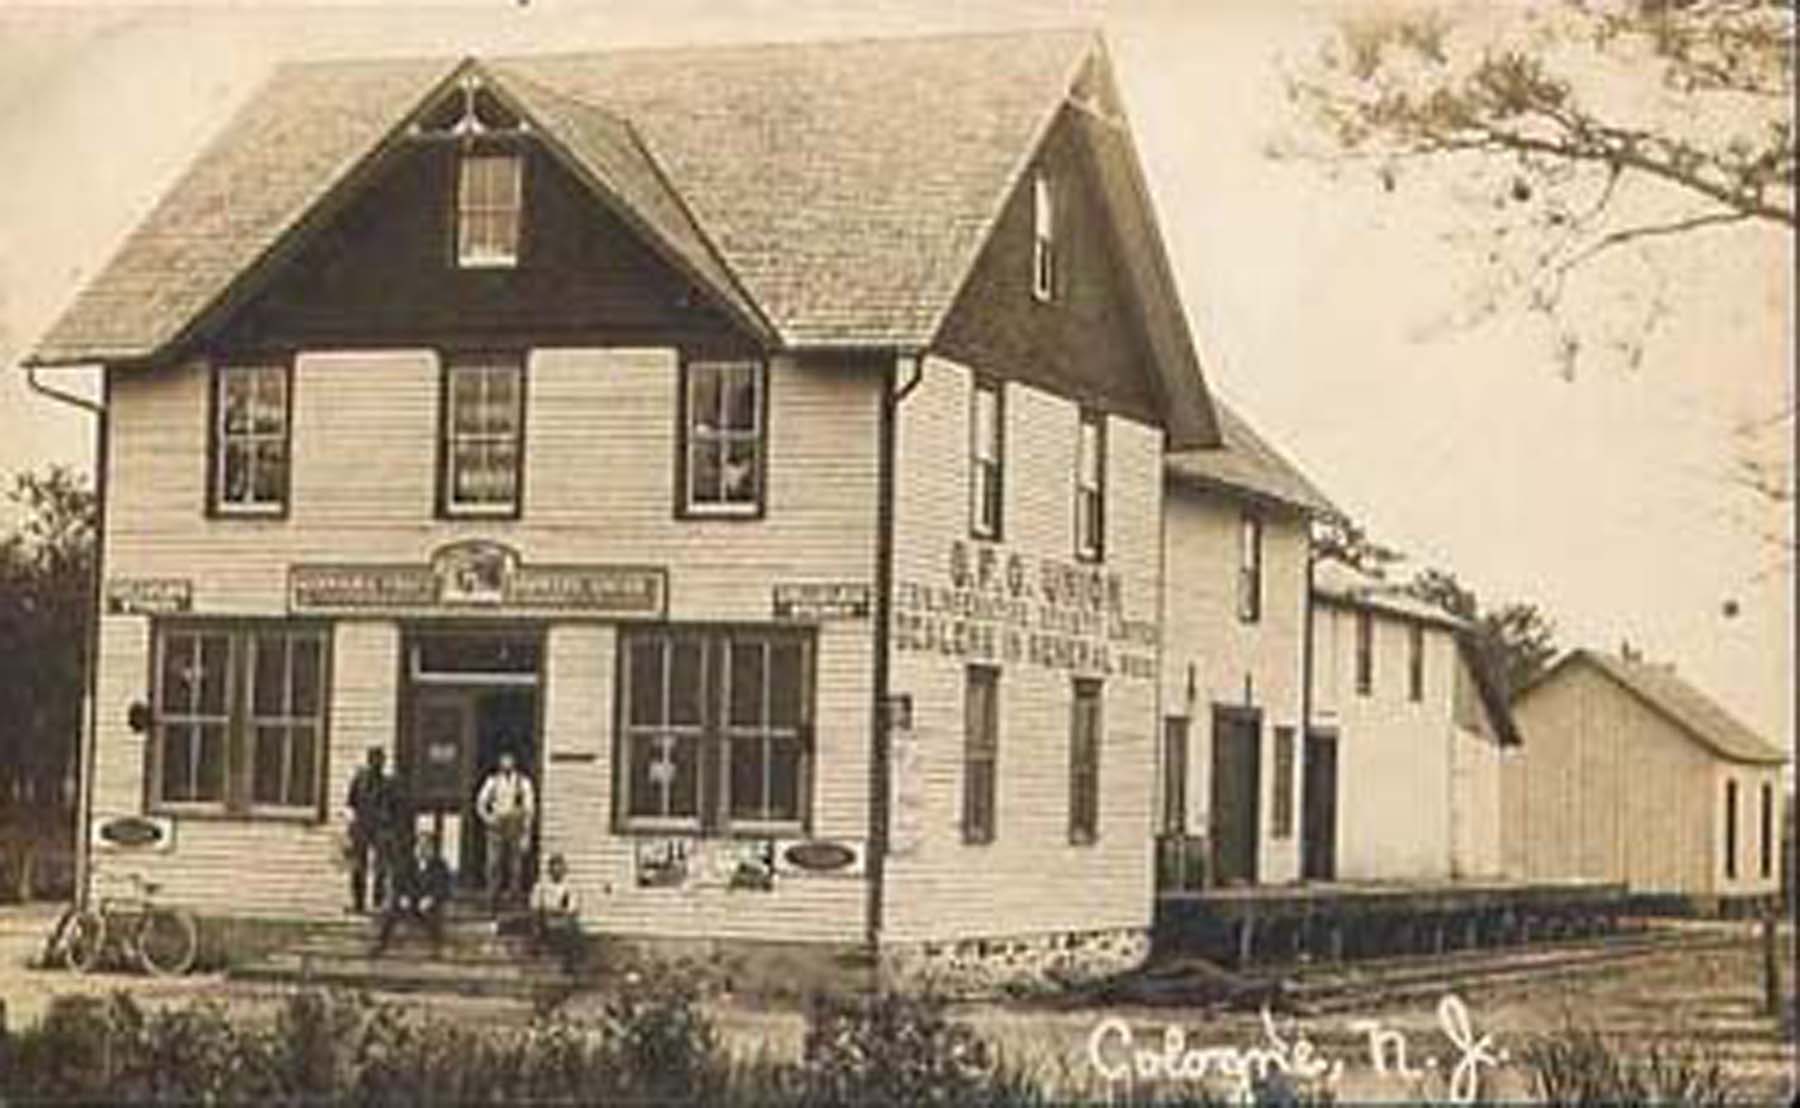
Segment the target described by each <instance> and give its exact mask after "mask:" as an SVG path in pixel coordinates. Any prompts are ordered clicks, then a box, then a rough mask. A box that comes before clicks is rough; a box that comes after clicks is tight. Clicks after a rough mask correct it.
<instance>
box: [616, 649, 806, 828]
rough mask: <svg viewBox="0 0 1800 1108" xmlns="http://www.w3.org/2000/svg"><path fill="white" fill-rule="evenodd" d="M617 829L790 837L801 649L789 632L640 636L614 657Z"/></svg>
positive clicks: (799, 776)
mask: <svg viewBox="0 0 1800 1108" xmlns="http://www.w3.org/2000/svg"><path fill="white" fill-rule="evenodd" d="M620 674H621V682H622V685H623V694H622V696H621V701H620V702H621V705H622V709H621V710H622V719H621V727H620V743H621V745H622V750H621V753H620V758H619V765H620V768H621V774H620V781H619V787H620V793H621V797H620V799H621V812H622V816H623V820H622V822H623V825H624V826H625V827H626V828H628V829H642V830H659V829H668V830H693V831H715V830H731V829H736V830H745V829H751V830H777V831H781V830H786V831H798V830H800V829H801V828H802V827H803V826H804V824H805V821H806V819H807V816H808V797H809V794H810V792H811V784H810V782H811V777H810V774H811V758H812V750H811V747H812V735H811V720H812V675H811V642H810V639H808V638H807V637H806V636H805V635H802V634H796V633H794V632H791V631H758V630H753V629H731V630H700V629H686V628H672V629H667V630H664V629H656V630H650V629H644V630H634V631H630V632H627V634H626V635H625V638H624V650H623V651H622V653H621V670H620Z"/></svg>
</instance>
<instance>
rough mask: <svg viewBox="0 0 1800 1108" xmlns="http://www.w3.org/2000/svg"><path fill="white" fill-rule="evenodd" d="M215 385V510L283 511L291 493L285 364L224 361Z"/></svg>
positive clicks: (242, 512) (223, 512) (240, 512)
mask: <svg viewBox="0 0 1800 1108" xmlns="http://www.w3.org/2000/svg"><path fill="white" fill-rule="evenodd" d="M213 388H214V390H215V392H214V410H215V412H216V413H217V425H216V426H215V428H214V433H213V443H214V457H213V479H212V508H213V511H215V512H216V513H218V514H220V515H279V514H280V513H281V512H282V511H284V510H285V509H286V508H287V497H288V426H289V397H288V371H287V367H286V366H220V367H219V368H218V370H217V371H216V372H215V373H214V375H213Z"/></svg>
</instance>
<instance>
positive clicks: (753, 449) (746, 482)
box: [679, 360, 768, 516]
mask: <svg viewBox="0 0 1800 1108" xmlns="http://www.w3.org/2000/svg"><path fill="white" fill-rule="evenodd" d="M682 374H683V393H682V395H683V407H684V409H685V412H686V414H685V416H684V420H683V426H682V442H681V466H680V472H681V474H682V486H683V487H682V489H681V493H680V505H679V506H680V508H681V510H682V512H683V514H686V515H695V516H754V515H757V514H759V513H760V512H761V511H762V506H763V473H764V460H765V459H764V455H765V452H766V448H767V437H766V435H765V433H764V422H765V415H766V412H767V410H768V409H767V405H766V398H765V396H764V391H765V390H766V389H767V387H768V370H767V367H766V366H765V365H764V364H763V363H762V362H760V361H752V360H740V361H692V362H688V363H687V364H686V365H685V366H684V367H683V370H682Z"/></svg>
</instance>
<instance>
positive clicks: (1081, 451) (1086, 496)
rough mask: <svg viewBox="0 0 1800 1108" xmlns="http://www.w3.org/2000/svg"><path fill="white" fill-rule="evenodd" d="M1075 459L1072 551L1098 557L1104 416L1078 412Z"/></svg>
mask: <svg viewBox="0 0 1800 1108" xmlns="http://www.w3.org/2000/svg"><path fill="white" fill-rule="evenodd" d="M1080 436H1081V437H1080V442H1079V444H1078V445H1077V448H1076V459H1075V554H1076V556H1078V557H1080V558H1083V559H1087V560H1089V561H1098V560H1100V558H1101V557H1102V556H1104V554H1105V553H1106V417H1105V416H1103V415H1101V414H1100V413H1099V412H1083V413H1081V431H1080Z"/></svg>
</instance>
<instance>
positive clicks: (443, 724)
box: [399, 629, 543, 890]
mask: <svg viewBox="0 0 1800 1108" xmlns="http://www.w3.org/2000/svg"><path fill="white" fill-rule="evenodd" d="M541 657H542V648H541V643H540V642H539V640H538V639H536V638H535V637H529V636H518V635H499V634H487V633H480V632H472V633H466V634H464V633H456V632H449V631H438V630H435V629H434V630H432V631H429V632H419V633H417V634H414V635H411V636H409V637H408V641H407V643H406V658H407V685H408V687H407V692H406V714H405V720H406V725H405V727H404V728H403V729H402V739H401V749H400V757H399V764H400V766H401V771H402V774H403V778H402V785H403V786H404V788H405V791H406V793H407V796H408V797H409V799H410V800H411V803H412V806H413V811H414V812H415V813H416V814H417V816H418V818H419V821H420V822H421V824H423V825H424V826H425V827H427V828H429V829H430V830H432V831H434V832H435V833H436V834H437V835H438V837H439V841H440V842H441V843H442V845H443V851H444V860H445V861H447V862H449V863H450V866H451V868H452V869H453V870H454V871H455V873H456V878H457V884H458V885H459V886H461V887H463V888H465V889H470V890H476V889H483V888H485V886H486V883H487V862H488V842H487V833H486V829H485V828H484V827H483V826H482V823H481V820H480V818H479V817H478V816H477V814H476V811H475V800H476V796H477V794H478V793H479V792H480V789H481V783H482V781H484V780H485V779H486V778H487V775H488V774H489V773H491V772H492V771H493V770H494V768H495V767H496V765H498V763H499V761H500V756H501V755H502V754H511V755H512V756H513V759H514V762H515V763H516V764H517V766H518V768H519V769H520V770H521V771H522V772H524V773H525V775H526V776H528V777H529V778H531V781H532V783H533V785H535V786H537V795H538V799H539V812H540V814H541V812H542V798H543V788H542V776H541V770H542V766H541V764H540V761H541V760H540V758H539V756H538V755H539V749H538V748H539V744H538V741H537V706H538V699H537V693H538V681H539V672H540V660H541ZM536 855H537V827H536V826H535V824H534V826H533V828H532V834H531V839H530V841H529V843H528V844H527V857H526V862H525V868H526V872H525V875H524V886H525V887H529V882H530V880H531V876H532V871H533V869H534V867H535V861H536Z"/></svg>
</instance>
